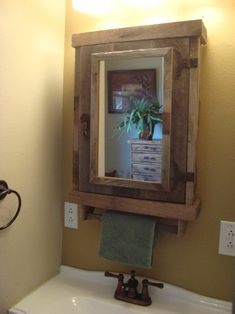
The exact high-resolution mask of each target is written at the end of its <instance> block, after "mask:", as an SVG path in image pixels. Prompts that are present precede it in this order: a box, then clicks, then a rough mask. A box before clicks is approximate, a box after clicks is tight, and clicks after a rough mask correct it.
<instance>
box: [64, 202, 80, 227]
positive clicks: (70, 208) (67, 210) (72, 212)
mask: <svg viewBox="0 0 235 314" xmlns="http://www.w3.org/2000/svg"><path fill="white" fill-rule="evenodd" d="M64 226H65V227H66V228H72V229H77V228H78V205H77V204H74V203H67V202H65V203H64Z"/></svg>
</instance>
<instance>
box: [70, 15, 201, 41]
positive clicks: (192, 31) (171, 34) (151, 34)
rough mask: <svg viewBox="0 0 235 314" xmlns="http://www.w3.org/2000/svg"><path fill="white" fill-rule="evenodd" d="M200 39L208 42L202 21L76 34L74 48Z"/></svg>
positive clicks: (73, 38)
mask: <svg viewBox="0 0 235 314" xmlns="http://www.w3.org/2000/svg"><path fill="white" fill-rule="evenodd" d="M180 37H199V38H200V40H201V43H202V44H204V43H205V42H206V29H205V27H204V25H203V22H202V20H194V21H185V22H174V23H164V24H155V25H146V26H136V27H127V28H119V29H110V30H105V31H95V32H89V33H80V34H74V35H73V37H72V46H73V47H79V46H87V45H100V44H107V43H115V42H126V41H137V40H151V39H162V38H180Z"/></svg>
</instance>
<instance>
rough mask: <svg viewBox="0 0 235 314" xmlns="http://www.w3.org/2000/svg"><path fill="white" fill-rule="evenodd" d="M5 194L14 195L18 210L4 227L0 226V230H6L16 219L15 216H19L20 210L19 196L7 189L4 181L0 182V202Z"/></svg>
mask: <svg viewBox="0 0 235 314" xmlns="http://www.w3.org/2000/svg"><path fill="white" fill-rule="evenodd" d="M7 194H15V195H16V197H17V199H18V208H17V211H16V213H15V215H14V216H13V218H12V219H11V220H10V221H9V222H8V223H7V224H5V225H3V226H0V230H3V229H6V228H8V227H9V226H10V225H11V224H12V223H13V222H14V221H15V220H16V218H17V216H18V215H19V212H20V208H21V197H20V194H19V193H18V192H16V191H14V190H12V189H9V188H8V185H7V183H6V182H5V181H3V180H0V201H2V200H3V199H4V198H5V197H6V196H7Z"/></svg>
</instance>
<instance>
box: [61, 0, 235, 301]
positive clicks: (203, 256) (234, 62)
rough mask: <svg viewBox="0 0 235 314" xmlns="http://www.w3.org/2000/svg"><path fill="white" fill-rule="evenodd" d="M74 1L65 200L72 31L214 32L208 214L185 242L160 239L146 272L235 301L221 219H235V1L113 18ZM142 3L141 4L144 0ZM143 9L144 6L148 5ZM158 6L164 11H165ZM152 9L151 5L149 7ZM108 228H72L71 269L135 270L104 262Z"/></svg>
mask: <svg viewBox="0 0 235 314" xmlns="http://www.w3.org/2000/svg"><path fill="white" fill-rule="evenodd" d="M70 2H71V1H70V0H68V1H67V12H66V21H67V22H66V45H65V85H64V104H65V105H64V148H65V149H64V161H65V162H64V198H65V199H68V192H69V190H70V188H71V186H72V173H71V169H72V122H73V84H74V83H73V82H74V81H73V76H74V49H73V48H71V35H72V33H79V32H85V31H92V30H99V29H106V28H110V27H122V26H123V27H125V26H132V25H144V24H146V23H159V22H167V21H180V20H188V19H201V18H203V20H204V23H205V25H206V27H207V30H208V44H207V47H205V48H204V49H203V50H204V52H203V60H202V73H201V77H202V80H201V108H200V109H201V110H200V126H199V142H198V153H199V154H198V190H197V193H198V195H199V197H200V198H201V200H202V211H201V214H200V216H199V218H198V220H197V221H195V222H193V223H190V224H189V226H188V229H187V231H186V234H185V235H184V236H183V237H182V238H177V237H175V236H173V235H168V234H159V237H158V241H157V244H156V248H155V250H154V263H153V268H152V269H151V270H149V271H144V270H141V269H140V270H138V271H139V273H140V274H143V275H145V276H149V277H153V278H159V279H161V280H164V281H166V282H169V283H173V284H176V285H178V286H181V287H184V288H187V289H190V290H193V291H195V292H198V293H201V294H204V295H207V296H212V297H218V298H222V299H228V300H229V299H231V298H232V290H233V285H234V283H233V282H234V279H235V267H234V257H227V256H222V255H218V253H217V251H218V237H219V224H220V220H222V219H225V220H235V211H234V203H235V193H234V186H235V163H234V161H235V123H234V117H235V106H234V99H235V58H234V54H235V37H234V36H233V30H234V29H235V19H234V13H235V3H234V1H232V0H229V1H224V2H221V1H218V0H215V1H212V0H204V1H196V0H190V1H189V0H180V1H173V0H165V1H159V2H157V1H156V7H155V8H151V9H150V8H133V7H131V6H126V7H125V10H123V9H124V6H120V7H118V5H117V3H119V2H116V1H113V5H114V4H115V5H116V7H114V8H113V11H111V12H110V13H109V14H103V15H89V14H83V13H78V12H76V11H74V10H73V9H72V8H71V4H70ZM136 3H138V1H136ZM140 3H142V2H140ZM157 3H158V5H157ZM142 4H144V1H143V3H142ZM99 232H100V223H99V222H96V221H87V222H82V223H81V224H80V226H79V229H78V230H77V231H76V230H68V229H65V230H64V237H63V263H64V264H66V265H72V266H75V267H80V268H84V269H93V270H94V269H97V270H104V269H108V270H113V271H114V270H115V271H128V270H129V268H128V267H124V266H122V265H121V264H118V263H113V262H109V261H107V260H104V259H102V258H99V257H98V246H99V235H100V233H99Z"/></svg>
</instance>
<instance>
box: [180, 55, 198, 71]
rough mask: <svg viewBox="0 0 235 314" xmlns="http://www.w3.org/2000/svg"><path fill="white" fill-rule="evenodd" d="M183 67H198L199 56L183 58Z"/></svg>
mask: <svg viewBox="0 0 235 314" xmlns="http://www.w3.org/2000/svg"><path fill="white" fill-rule="evenodd" d="M183 67H184V68H186V69H190V68H197V67H198V58H190V59H184V60H183Z"/></svg>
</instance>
